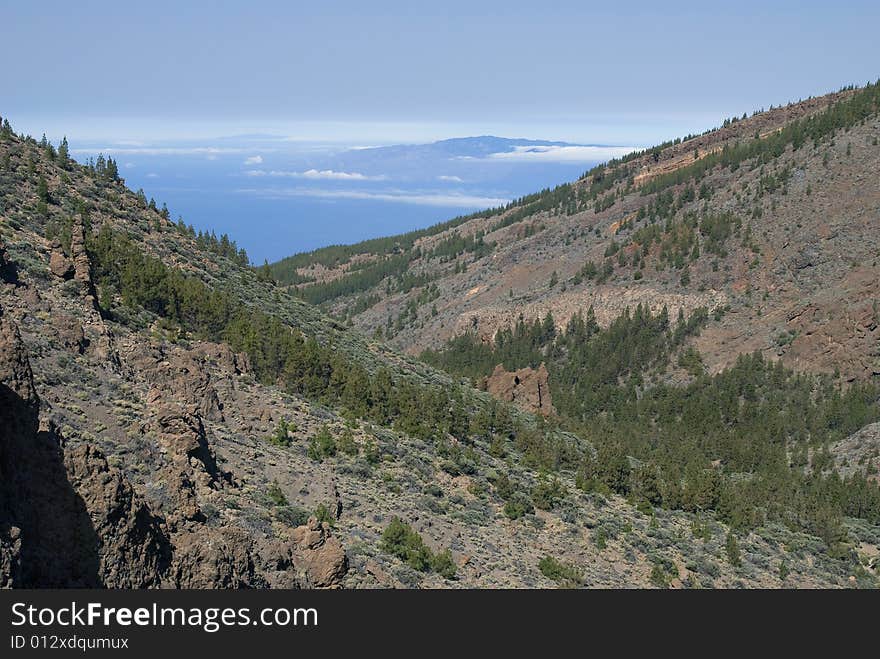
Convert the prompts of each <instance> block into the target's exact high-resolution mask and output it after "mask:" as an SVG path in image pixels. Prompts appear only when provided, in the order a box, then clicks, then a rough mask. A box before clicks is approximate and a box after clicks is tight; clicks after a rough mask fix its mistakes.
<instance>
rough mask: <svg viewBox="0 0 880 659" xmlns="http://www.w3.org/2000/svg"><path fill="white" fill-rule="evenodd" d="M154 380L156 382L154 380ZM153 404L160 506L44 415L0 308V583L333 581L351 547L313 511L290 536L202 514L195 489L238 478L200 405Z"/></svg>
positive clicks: (158, 396) (158, 399)
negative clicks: (162, 462)
mask: <svg viewBox="0 0 880 659" xmlns="http://www.w3.org/2000/svg"><path fill="white" fill-rule="evenodd" d="M155 391H158V390H154V392H155ZM172 398H173V397H171V398H169V396H166V395H164V394H163V393H161V392H159V393H154V394H153V400H152V402H151V405H152V406H153V408H154V409H153V410H152V414H153V417H152V419H153V421H152V422H151V423H153V424H154V428H153V430H155V432H156V435H157V437H158V438H159V448H160V449H161V450H162V451H163V453H164V454H165V456H166V466H165V467H164V468H163V469H162V471H161V473H160V474H159V475H158V476H159V478H160V479H162V480H164V481H165V483H166V488H167V494H168V495H169V496H168V502H167V505H166V506H165V507H164V508H163V509H162V510H160V511H159V512H161V513H162V516H160V515H159V514H157V513H156V512H155V511H154V509H153V508H151V506H150V505H149V504H148V503H147V502H146V501H145V500H144V498H143V497H141V496H140V495H139V494H138V493H137V491H136V490H135V488H134V487H133V486H132V484H131V482H129V480H128V479H127V478H126V476H125V475H124V474H123V473H122V472H121V471H120V470H119V469H117V468H115V467H113V466H111V465H110V464H109V463H108V461H107V459H106V458H105V456H104V454H103V453H102V452H101V451H100V450H99V449H97V448H96V447H94V446H92V445H90V444H86V443H79V444H75V445H67V442H66V441H65V439H64V438H63V437H62V436H61V434H60V432H59V431H58V430H57V429H56V428H55V427H54V425H53V424H52V423H51V422H43V423H41V420H40V399H39V397H38V396H37V392H36V389H35V387H34V380H33V375H32V372H31V366H30V362H29V359H28V355H27V350H26V348H25V345H24V343H23V341H22V339H21V336H20V334H19V331H18V328H17V326H16V325H15V324H14V323H12V322H11V321H10V320H8V319H6V318H4V317H3V316H2V310H0V587H4V588H9V587H71V586H77V587H109V588H156V587H173V588H255V587H257V588H259V587H285V588H297V587H314V588H328V587H337V586H338V585H339V584H340V582H341V579H342V577H343V576H344V575H345V572H346V570H347V567H348V563H347V560H346V556H345V551H344V550H343V548H342V544H341V543H340V542H339V540H338V539H337V538H335V537H333V536H332V535H331V533H330V529H329V527H328V526H327V525H326V524H319V523H318V522H317V521H316V520H315V519H314V518H312V519H310V520H309V523H308V524H307V525H305V526H302V527H299V528H297V529H294V530H293V532H292V539H291V540H289V541H281V540H275V539H269V538H267V537H265V536H264V535H262V534H257V535H256V536H255V535H253V534H251V533H249V532H247V531H245V530H243V529H240V528H236V527H224V528H222V529H220V528H213V527H209V526H208V525H206V524H205V523H204V521H205V519H204V515H203V514H202V512H201V508H200V505H199V496H200V492H201V491H203V489H208V490H213V489H217V488H220V487H224V486H226V485H229V484H231V483H232V479H231V476H230V475H229V474H227V473H224V472H222V471H221V470H220V469H219V468H218V467H217V460H216V456H215V455H214V452H213V450H212V449H211V447H210V445H209V443H208V439H207V435H206V432H205V428H204V425H203V423H202V420H201V417H200V416H199V415H198V413H197V412H196V411H194V410H191V409H189V410H188V409H186V406H185V405H181V404H179V403H177V402H176V401H174V400H173V399H172Z"/></svg>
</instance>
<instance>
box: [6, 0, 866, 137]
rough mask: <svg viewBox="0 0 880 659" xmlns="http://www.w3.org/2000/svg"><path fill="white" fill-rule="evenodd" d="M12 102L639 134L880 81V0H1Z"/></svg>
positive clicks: (121, 133) (142, 127)
mask: <svg viewBox="0 0 880 659" xmlns="http://www.w3.org/2000/svg"><path fill="white" fill-rule="evenodd" d="M0 15H2V17H3V20H2V22H0V61H3V62H5V65H4V67H3V68H4V73H3V78H4V80H3V84H2V89H0V114H5V115H9V116H11V117H12V118H13V119H14V124H16V125H19V126H22V127H23V128H25V129H32V130H33V132H42V131H44V130H46V131H47V132H50V133H55V132H58V131H64V132H71V133H74V134H76V135H77V136H80V137H82V138H98V137H115V138H122V137H126V138H129V139H145V138H156V137H164V138H170V137H175V136H176V137H182V136H188V137H194V136H205V137H207V136H216V135H217V134H227V133H229V134H238V133H241V132H272V133H277V132H289V133H290V136H291V137H296V138H301V139H317V140H339V141H346V140H365V141H379V142H383V143H387V142H403V141H427V140H430V139H438V138H442V137H451V136H454V135H463V134H487V133H488V134H502V135H505V136H508V137H539V138H542V139H564V140H568V141H577V142H587V143H609V142H614V143H641V142H644V141H645V140H646V139H649V138H654V139H660V138H665V137H671V136H673V135H675V134H677V133H676V132H675V131H678V130H681V129H683V128H686V127H692V128H693V129H694V130H696V129H698V128H708V127H710V126H709V125H707V123H708V124H714V123H716V122H718V121H720V120H721V119H723V118H724V117H726V116H730V115H733V114H742V112H745V111H751V110H753V109H757V108H759V107H762V106H767V105H769V104H779V103H784V102H787V101H789V100H797V99H798V98H800V97H802V96H803V97H805V96H809V95H816V94H821V93H823V92H826V91H829V90H834V89H837V88H839V87H840V86H842V85H844V84H849V83H859V84H860V83H864V82H866V81H867V80H869V79H871V80H873V79H875V78H876V77H877V76H878V75H880V66H878V64H880V39H877V38H876V37H877V35H876V26H877V24H878V19H880V3H877V2H876V1H874V2H868V1H849V2H848V1H846V0H844V1H838V2H833V3H832V2H827V1H824V2H815V1H813V0H799V1H797V2H787V1H782V2H773V1H768V0H764V1H762V2H752V1H751V0H738V1H737V2H723V3H721V2H705V1H703V2H676V1H675V0H670V1H667V2H656V1H652V2H642V1H639V0H633V1H630V2H627V3H614V2H607V1H606V2H589V1H585V0H579V1H577V2H565V1H562V2H544V3H536V2H517V1H516V0H504V1H503V2H496V1H489V2H476V1H474V0H469V1H467V2H459V1H457V0H448V1H445V2H442V3H416V2H382V1H381V0H376V1H373V2H362V1H360V2H334V1H333V0H324V1H322V2H297V1H292V2H291V1H283V2H260V1H252V2H246V3H245V2H222V1H221V2H210V3H208V2H188V3H181V2H179V1H175V2H163V1H161V0H159V1H151V2H149V3H146V2H144V3H125V2H117V1H114V2H89V1H88V0H84V1H83V2H75V3H73V2H66V1H65V2H38V1H35V2H20V1H18V0H2V2H0Z"/></svg>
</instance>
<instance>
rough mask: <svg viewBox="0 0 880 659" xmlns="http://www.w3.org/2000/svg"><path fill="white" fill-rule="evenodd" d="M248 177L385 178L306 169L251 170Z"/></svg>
mask: <svg viewBox="0 0 880 659" xmlns="http://www.w3.org/2000/svg"><path fill="white" fill-rule="evenodd" d="M245 173H246V174H247V175H248V176H269V177H273V178H303V179H309V180H311V181H385V180H387V179H388V177H387V176H369V175H367V174H361V173H360V172H337V171H334V170H332V169H321V170H318V169H308V170H306V171H304V172H287V171H280V170H271V171H266V170H263V169H251V170H248V171H247V172H245Z"/></svg>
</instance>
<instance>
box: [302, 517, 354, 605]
mask: <svg viewBox="0 0 880 659" xmlns="http://www.w3.org/2000/svg"><path fill="white" fill-rule="evenodd" d="M292 535H293V561H294V564H295V565H296V566H297V569H298V570H299V571H300V573H301V574H302V578H303V581H304V583H303V586H304V587H306V588H332V587H335V586H337V585H338V584H339V583H340V581H341V579H342V577H343V576H344V575H345V573H346V571H347V570H348V559H347V558H346V556H345V550H344V549H343V548H342V543H341V542H339V540H338V539H337V538H335V537H333V536H332V535H331V534H330V526H329V525H328V524H327V522H320V523H319V522H318V520H317V519H316V518H314V517H310V518H309V521H308V523H307V524H305V525H303V526H299V527H297V528H295V529H294V530H293V534H292Z"/></svg>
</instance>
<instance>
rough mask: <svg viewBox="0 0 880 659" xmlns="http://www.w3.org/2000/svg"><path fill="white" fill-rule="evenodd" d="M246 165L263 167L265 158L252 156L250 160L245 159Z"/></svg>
mask: <svg viewBox="0 0 880 659" xmlns="http://www.w3.org/2000/svg"><path fill="white" fill-rule="evenodd" d="M244 164H245V165H262V164H263V156H251V157H250V158H245V159H244Z"/></svg>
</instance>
